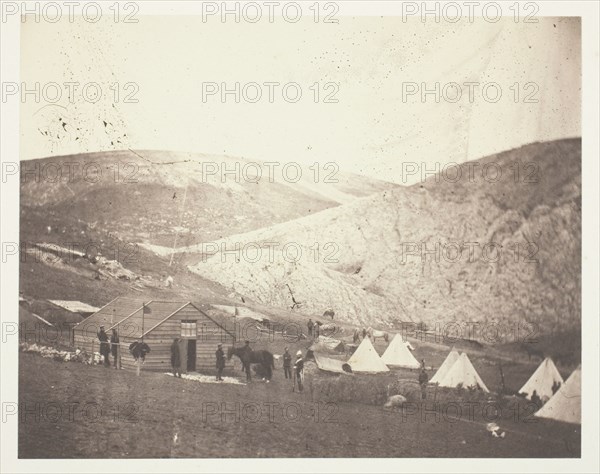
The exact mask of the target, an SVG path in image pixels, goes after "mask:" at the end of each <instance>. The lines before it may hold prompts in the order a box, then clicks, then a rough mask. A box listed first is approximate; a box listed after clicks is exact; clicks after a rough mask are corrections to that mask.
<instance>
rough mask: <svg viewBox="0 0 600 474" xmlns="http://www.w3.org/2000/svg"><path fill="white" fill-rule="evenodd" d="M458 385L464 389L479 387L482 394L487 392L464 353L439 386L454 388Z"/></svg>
mask: <svg viewBox="0 0 600 474" xmlns="http://www.w3.org/2000/svg"><path fill="white" fill-rule="evenodd" d="M459 384H460V385H462V386H463V387H464V388H467V387H476V386H479V388H480V389H481V390H483V391H484V392H489V390H488V388H487V387H486V386H485V384H484V383H483V380H481V377H480V376H479V374H478V373H477V371H476V370H475V367H473V364H471V361H470V360H469V357H468V356H467V354H465V353H464V352H463V353H462V354H461V355H460V357H459V358H458V360H457V361H456V362H455V363H454V364H453V365H452V367H451V368H450V370H449V371H448V373H447V374H446V375H445V376H444V378H443V379H442V381H441V382H440V386H442V387H456V386H457V385H459Z"/></svg>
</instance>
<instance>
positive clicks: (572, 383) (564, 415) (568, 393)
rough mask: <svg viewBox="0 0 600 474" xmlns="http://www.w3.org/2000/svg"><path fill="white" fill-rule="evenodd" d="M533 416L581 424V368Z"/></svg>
mask: <svg viewBox="0 0 600 474" xmlns="http://www.w3.org/2000/svg"><path fill="white" fill-rule="evenodd" d="M534 416H539V417H541V418H552V419H553V420H558V421H564V422H566V423H577V424H581V366H579V367H577V369H575V371H574V372H573V373H572V374H571V375H570V376H569V378H568V379H567V381H566V382H565V383H564V384H562V386H561V387H560V388H559V389H558V392H556V393H555V394H554V395H553V396H552V398H551V399H550V400H548V402H547V403H546V404H545V405H544V406H543V407H542V408H540V409H539V410H538V411H537V413H536V414H535V415H534Z"/></svg>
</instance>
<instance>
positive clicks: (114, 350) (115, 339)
mask: <svg viewBox="0 0 600 474" xmlns="http://www.w3.org/2000/svg"><path fill="white" fill-rule="evenodd" d="M110 353H111V355H112V356H113V361H114V362H113V365H114V366H115V369H118V368H119V366H118V365H117V362H118V360H119V335H118V334H117V330H116V329H115V328H113V330H112V334H111V335H110Z"/></svg>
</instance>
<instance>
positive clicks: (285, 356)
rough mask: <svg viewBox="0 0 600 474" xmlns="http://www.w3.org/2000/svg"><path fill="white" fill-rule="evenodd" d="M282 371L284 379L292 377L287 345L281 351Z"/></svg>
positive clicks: (290, 356)
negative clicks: (283, 350)
mask: <svg viewBox="0 0 600 474" xmlns="http://www.w3.org/2000/svg"><path fill="white" fill-rule="evenodd" d="M283 373H284V374H285V378H286V379H291V378H292V354H290V351H289V350H288V348H287V347H286V348H285V352H284V353H283Z"/></svg>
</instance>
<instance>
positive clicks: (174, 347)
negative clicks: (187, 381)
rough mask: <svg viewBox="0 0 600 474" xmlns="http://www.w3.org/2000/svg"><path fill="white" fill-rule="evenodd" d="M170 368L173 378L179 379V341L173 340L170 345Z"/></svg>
mask: <svg viewBox="0 0 600 474" xmlns="http://www.w3.org/2000/svg"><path fill="white" fill-rule="evenodd" d="M171 367H172V368H173V376H174V377H179V378H181V353H180V352H179V339H178V338H175V339H173V344H171Z"/></svg>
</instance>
